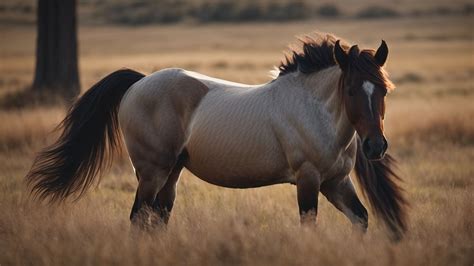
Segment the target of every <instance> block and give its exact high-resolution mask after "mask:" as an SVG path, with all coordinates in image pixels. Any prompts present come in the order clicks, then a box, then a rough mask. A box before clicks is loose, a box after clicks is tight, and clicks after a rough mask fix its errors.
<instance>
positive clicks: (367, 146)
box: [334, 41, 393, 160]
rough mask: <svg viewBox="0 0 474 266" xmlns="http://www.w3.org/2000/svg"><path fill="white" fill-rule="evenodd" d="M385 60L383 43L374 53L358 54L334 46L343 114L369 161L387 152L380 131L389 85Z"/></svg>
mask: <svg viewBox="0 0 474 266" xmlns="http://www.w3.org/2000/svg"><path fill="white" fill-rule="evenodd" d="M387 56H388V47H387V44H386V43H385V41H382V44H381V45H380V47H379V48H378V49H377V51H374V50H362V51H360V50H359V48H358V46H357V45H354V46H352V47H351V48H350V49H349V51H345V50H344V49H343V48H342V47H341V45H340V43H339V41H337V42H336V43H335V46H334V57H335V60H336V62H337V64H338V65H339V67H340V68H341V70H342V73H343V74H342V77H341V80H340V89H341V93H342V94H343V96H342V98H343V101H344V106H345V109H346V113H347V116H348V118H349V121H350V122H351V123H352V125H353V126H354V127H355V129H356V131H357V134H358V135H359V136H360V137H361V139H362V143H363V144H362V150H363V152H364V155H365V156H366V157H367V159H369V160H380V159H382V158H383V157H384V155H385V152H386V150H387V148H388V142H387V139H386V138H385V136H384V128H383V122H384V116H385V96H386V95H387V92H388V91H390V90H392V89H393V84H392V83H391V82H390V81H389V80H388V78H387V75H386V73H385V71H384V70H383V66H384V64H385V62H386V60H387Z"/></svg>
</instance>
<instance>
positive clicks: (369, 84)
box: [362, 80, 375, 116]
mask: <svg viewBox="0 0 474 266" xmlns="http://www.w3.org/2000/svg"><path fill="white" fill-rule="evenodd" d="M374 88H375V86H374V84H373V83H372V82H370V81H367V80H366V81H364V83H362V89H364V91H365V93H367V97H368V98H369V110H370V114H371V115H372V116H374V113H373V111H372V93H374Z"/></svg>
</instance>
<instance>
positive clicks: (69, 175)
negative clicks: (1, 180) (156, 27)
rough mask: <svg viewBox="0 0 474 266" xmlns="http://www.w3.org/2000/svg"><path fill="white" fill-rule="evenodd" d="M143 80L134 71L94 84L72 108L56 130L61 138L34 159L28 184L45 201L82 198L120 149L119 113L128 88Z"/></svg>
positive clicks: (116, 72)
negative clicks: (74, 196) (71, 197)
mask: <svg viewBox="0 0 474 266" xmlns="http://www.w3.org/2000/svg"><path fill="white" fill-rule="evenodd" d="M143 77H144V75H143V74H141V73H139V72H136V71H134V70H130V69H121V70H118V71H115V72H113V73H111V74H109V75H108V76H106V77H105V78H103V79H102V80H101V81H99V82H98V83H96V84H95V85H94V86H92V88H90V89H89V90H88V91H87V92H86V93H84V95H83V96H82V97H81V98H79V99H78V100H77V102H76V103H75V104H74V105H73V106H72V107H71V109H70V110H69V112H68V114H67V116H66V117H65V118H64V120H63V121H62V122H61V123H60V124H59V126H58V127H57V129H58V130H61V131H62V133H61V135H60V137H59V139H58V140H57V141H56V142H55V143H54V144H53V145H51V146H49V147H47V148H45V149H44V150H43V151H42V152H40V153H39V154H38V156H37V157H36V159H35V161H34V163H33V166H32V168H31V170H30V172H29V173H28V174H27V175H26V177H25V178H26V181H27V183H28V185H29V186H30V187H31V192H32V194H33V195H34V196H35V197H38V198H40V199H41V200H44V199H49V201H50V202H56V201H63V200H65V199H66V198H67V197H69V196H71V195H73V194H75V195H77V198H76V199H78V198H80V197H81V196H82V195H83V194H84V192H85V191H86V190H87V189H88V188H90V186H91V185H92V184H93V183H94V180H95V179H96V177H97V175H98V174H99V173H100V172H101V171H102V170H103V168H104V166H110V164H111V163H112V157H113V156H112V155H113V154H114V152H115V151H116V150H117V149H119V148H120V146H121V142H120V138H119V136H120V130H119V123H118V110H119V105H120V101H121V99H122V97H123V96H124V94H125V92H126V91H127V90H128V88H129V87H130V86H131V85H132V84H134V83H135V82H137V81H138V80H140V79H142V78H143Z"/></svg>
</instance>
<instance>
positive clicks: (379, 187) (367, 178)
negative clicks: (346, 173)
mask: <svg viewBox="0 0 474 266" xmlns="http://www.w3.org/2000/svg"><path fill="white" fill-rule="evenodd" d="M357 138H358V143H357V159H356V164H355V171H356V175H357V178H358V180H359V183H360V184H361V186H362V188H363V192H364V194H365V196H366V197H367V198H368V199H369V202H370V205H371V206H372V208H373V209H374V210H375V213H376V215H377V216H378V217H380V218H382V220H383V221H384V222H385V224H386V225H387V227H388V228H389V229H390V231H391V232H392V233H393V236H394V238H395V239H400V238H401V237H402V236H403V234H404V232H405V231H406V229H407V222H406V213H405V212H406V210H405V209H406V207H407V205H408V203H407V201H406V199H405V197H404V195H403V190H402V188H401V187H400V186H399V185H398V184H397V181H400V177H399V176H398V175H397V174H396V173H395V172H394V170H393V166H394V164H395V159H393V157H392V156H390V155H389V154H386V155H385V157H384V158H383V159H382V160H380V161H369V160H367V158H366V157H365V155H364V154H363V152H362V142H361V140H360V138H359V137H357Z"/></svg>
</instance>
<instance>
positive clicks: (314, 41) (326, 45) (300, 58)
mask: <svg viewBox="0 0 474 266" xmlns="http://www.w3.org/2000/svg"><path fill="white" fill-rule="evenodd" d="M337 40H341V41H340V44H341V47H342V48H343V49H344V50H346V51H348V50H349V47H350V46H349V44H347V42H345V41H344V40H342V39H340V38H338V37H336V36H334V35H332V34H324V33H318V32H315V33H313V34H311V35H305V36H303V37H299V38H298V41H299V42H300V43H301V44H302V47H301V48H299V47H298V46H296V45H294V44H293V45H290V46H289V50H288V51H287V52H286V53H285V57H284V58H283V60H282V61H281V62H280V65H279V66H278V71H279V73H278V77H280V76H283V75H286V74H288V73H293V72H296V71H299V72H301V73H304V74H310V73H315V72H319V71H321V70H323V69H326V68H329V67H332V66H335V65H337V62H336V60H335V58H334V46H335V44H336V41H337ZM374 55H375V50H373V49H364V50H362V51H360V53H358V57H357V58H356V60H350V66H349V71H350V72H352V71H357V72H358V74H359V75H361V77H363V78H365V79H366V80H370V81H371V82H373V83H374V84H376V85H379V86H380V87H381V88H386V89H387V90H388V91H391V90H393V89H394V88H395V86H394V85H393V83H392V82H391V81H390V80H389V79H388V74H387V72H385V70H384V69H383V67H380V66H379V65H377V63H376V62H375V59H374ZM350 72H349V73H350Z"/></svg>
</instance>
